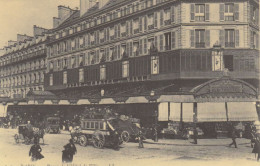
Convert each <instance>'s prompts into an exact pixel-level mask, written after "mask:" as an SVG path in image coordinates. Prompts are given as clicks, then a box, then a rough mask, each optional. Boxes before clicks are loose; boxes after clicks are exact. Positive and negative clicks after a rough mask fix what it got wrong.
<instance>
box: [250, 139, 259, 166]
mask: <svg viewBox="0 0 260 166" xmlns="http://www.w3.org/2000/svg"><path fill="white" fill-rule="evenodd" d="M252 153H254V154H255V157H256V154H257V161H259V159H260V142H259V139H258V138H256V140H255V145H254V148H253V151H252Z"/></svg>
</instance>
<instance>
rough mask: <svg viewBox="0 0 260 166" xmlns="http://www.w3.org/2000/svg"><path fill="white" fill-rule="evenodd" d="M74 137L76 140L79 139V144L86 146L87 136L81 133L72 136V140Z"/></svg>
mask: <svg viewBox="0 0 260 166" xmlns="http://www.w3.org/2000/svg"><path fill="white" fill-rule="evenodd" d="M74 138H75V140H76V141H77V139H79V144H80V145H81V146H86V145H87V137H86V136H85V135H81V136H79V138H77V136H74V137H73V142H74Z"/></svg>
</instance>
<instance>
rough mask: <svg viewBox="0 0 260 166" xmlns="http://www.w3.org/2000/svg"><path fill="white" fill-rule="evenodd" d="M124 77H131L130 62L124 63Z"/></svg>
mask: <svg viewBox="0 0 260 166" xmlns="http://www.w3.org/2000/svg"><path fill="white" fill-rule="evenodd" d="M122 77H123V78H126V77H129V61H124V62H122Z"/></svg>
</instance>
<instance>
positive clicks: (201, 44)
mask: <svg viewBox="0 0 260 166" xmlns="http://www.w3.org/2000/svg"><path fill="white" fill-rule="evenodd" d="M195 47H196V48H205V42H200V43H195Z"/></svg>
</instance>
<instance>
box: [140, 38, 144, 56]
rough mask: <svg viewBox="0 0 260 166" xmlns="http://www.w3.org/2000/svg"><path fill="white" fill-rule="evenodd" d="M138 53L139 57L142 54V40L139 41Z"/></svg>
mask: <svg viewBox="0 0 260 166" xmlns="http://www.w3.org/2000/svg"><path fill="white" fill-rule="evenodd" d="M139 53H140V55H142V54H143V40H142V39H140V40H139Z"/></svg>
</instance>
